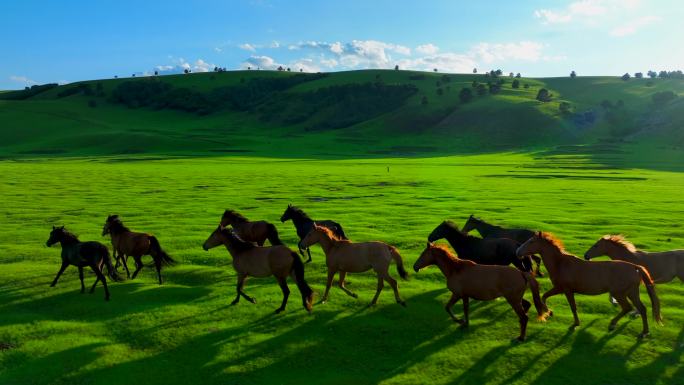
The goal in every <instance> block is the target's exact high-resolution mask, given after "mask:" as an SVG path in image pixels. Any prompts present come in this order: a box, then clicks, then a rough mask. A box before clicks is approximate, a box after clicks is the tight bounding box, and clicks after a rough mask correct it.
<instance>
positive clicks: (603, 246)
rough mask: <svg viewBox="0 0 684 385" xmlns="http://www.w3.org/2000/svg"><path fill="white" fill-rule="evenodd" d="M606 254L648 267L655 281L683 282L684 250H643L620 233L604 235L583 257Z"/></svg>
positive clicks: (619, 259)
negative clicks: (676, 279)
mask: <svg viewBox="0 0 684 385" xmlns="http://www.w3.org/2000/svg"><path fill="white" fill-rule="evenodd" d="M603 255H607V256H608V257H610V259H612V260H618V261H626V262H631V263H633V264H635V265H641V266H643V267H645V268H646V269H648V272H649V273H650V274H651V277H652V278H653V282H655V283H667V282H670V281H672V280H673V279H675V277H677V278H679V280H680V281H683V282H684V250H671V251H661V252H651V253H649V252H645V251H641V250H637V248H636V247H635V246H634V245H633V244H632V243H631V242H629V241H628V240H626V239H625V238H624V237H623V236H621V235H604V236H603V237H601V239H599V240H598V241H596V243H594V245H593V246H592V247H591V248H589V250H587V252H586V253H584V259H586V260H590V259H592V258H596V257H600V256H603Z"/></svg>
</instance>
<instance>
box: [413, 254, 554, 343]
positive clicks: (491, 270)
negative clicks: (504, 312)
mask: <svg viewBox="0 0 684 385" xmlns="http://www.w3.org/2000/svg"><path fill="white" fill-rule="evenodd" d="M430 265H437V267H439V269H440V270H441V271H442V274H444V276H445V277H446V279H447V288H448V289H449V290H451V293H452V294H451V299H449V302H447V304H446V306H445V309H446V311H447V313H449V316H451V319H452V320H454V322H457V323H459V324H461V325H462V326H464V327H467V326H468V324H469V318H468V302H469V298H474V299H477V300H480V301H490V300H493V299H495V298H499V297H504V298H506V301H508V304H509V305H511V307H512V308H513V310H514V311H515V313H516V314H517V315H518V319H519V321H520V335H519V336H518V338H517V339H518V341H524V340H525V335H526V330H527V321H528V317H527V311H528V310H529V309H530V306H531V304H530V303H529V302H528V301H527V300H525V299H524V298H523V295H524V294H525V290H526V289H527V288H528V287H529V288H530V291H531V292H532V299H533V300H534V306H535V308H536V310H537V315H538V319H540V320H545V319H546V315H547V313H548V309H547V308H546V305H544V303H542V301H541V299H540V298H539V283H538V282H537V280H536V279H535V278H534V277H533V276H532V274H530V273H527V272H523V271H520V270H517V269H515V268H513V267H511V266H492V265H478V264H477V263H475V262H473V261H469V260H467V259H459V258H458V257H457V256H456V255H454V254H452V253H451V252H449V250H448V249H447V248H446V247H443V246H435V245H433V244H432V243H429V242H428V244H427V247H426V248H425V250H423V253H422V254H421V255H420V257H419V258H418V260H417V261H416V263H415V264H414V265H413V270H414V271H415V272H416V273H418V271H419V270H420V269H422V268H424V267H427V266H430ZM461 298H463V316H464V320H461V319H458V318H457V317H456V316H455V315H454V313H453V312H452V310H451V308H452V307H453V306H454V305H455V304H456V302H458V300H460V299H461Z"/></svg>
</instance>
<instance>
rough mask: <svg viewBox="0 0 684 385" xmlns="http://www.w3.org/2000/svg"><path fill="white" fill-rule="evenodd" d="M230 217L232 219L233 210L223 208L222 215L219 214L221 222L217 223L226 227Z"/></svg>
mask: <svg viewBox="0 0 684 385" xmlns="http://www.w3.org/2000/svg"><path fill="white" fill-rule="evenodd" d="M232 219H233V210H225V211H224V212H223V215H222V216H221V222H220V223H219V225H220V226H222V227H226V226H228V225H229V224H230V222H231V221H232Z"/></svg>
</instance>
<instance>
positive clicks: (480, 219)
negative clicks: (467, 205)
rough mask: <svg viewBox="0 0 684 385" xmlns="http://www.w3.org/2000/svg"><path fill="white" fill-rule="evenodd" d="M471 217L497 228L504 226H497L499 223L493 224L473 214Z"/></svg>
mask: <svg viewBox="0 0 684 385" xmlns="http://www.w3.org/2000/svg"><path fill="white" fill-rule="evenodd" d="M470 217H471V218H473V219H474V220H476V221H478V222H480V223H484V224H485V225H487V226H490V227H495V228H497V229H503V227H501V226H497V225H493V224H491V223H489V222H487V221H485V220H484V219H482V218H479V217H476V216H475V215H471V216H470Z"/></svg>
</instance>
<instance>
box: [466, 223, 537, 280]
mask: <svg viewBox="0 0 684 385" xmlns="http://www.w3.org/2000/svg"><path fill="white" fill-rule="evenodd" d="M471 230H477V232H478V233H480V235H481V236H482V238H510V239H512V240H514V241H516V242H518V243H519V244H521V245H522V244H523V243H525V241H527V240H528V239H530V238H532V237H533V236H534V231H532V230H528V229H506V228H503V227H501V226H496V225H492V224H490V223H487V222H485V221H484V220H482V219H480V218H477V217H475V216H474V215H470V217H469V218H468V220H467V221H466V223H465V225H463V228H462V229H461V231H463V232H464V233H466V234H468V233H469V232H470V231H471ZM530 258H532V260H533V261H534V262H535V263H536V264H537V269H536V270H535V274H537V275H538V276H540V277H543V276H544V275H543V274H542V272H541V269H540V265H541V258H539V257H538V256H536V255H530Z"/></svg>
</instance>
